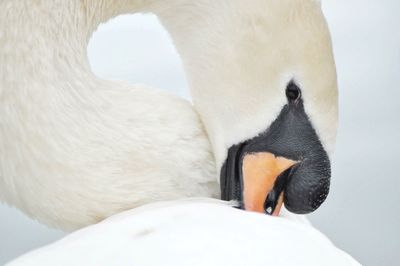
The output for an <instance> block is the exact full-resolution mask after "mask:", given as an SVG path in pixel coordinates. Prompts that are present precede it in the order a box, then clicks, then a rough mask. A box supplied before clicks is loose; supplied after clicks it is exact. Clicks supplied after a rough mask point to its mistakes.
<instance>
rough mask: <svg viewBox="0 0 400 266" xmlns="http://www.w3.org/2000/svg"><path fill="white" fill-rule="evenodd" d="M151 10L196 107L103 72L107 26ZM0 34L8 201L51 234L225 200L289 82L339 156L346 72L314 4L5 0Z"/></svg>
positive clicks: (0, 159)
mask: <svg viewBox="0 0 400 266" xmlns="http://www.w3.org/2000/svg"><path fill="white" fill-rule="evenodd" d="M141 11H146V12H153V13H155V14H156V15H157V16H158V17H159V18H160V20H161V21H162V23H163V24H164V25H165V27H166V28H167V30H168V31H169V32H170V34H171V35H172V37H173V40H174V43H175V44H176V47H177V49H178V52H179V53H180V55H181V57H182V60H183V63H184V66H185V69H186V71H187V75H188V78H189V81H190V84H191V85H190V87H191V90H192V95H193V99H194V104H195V107H196V109H194V108H193V107H192V105H191V104H190V103H189V102H187V101H185V100H183V99H179V98H176V97H174V96H171V95H169V94H167V93H164V92H161V91H158V90H155V89H151V88H147V87H145V86H139V85H137V86H131V85H128V84H125V83H120V82H111V81H105V80H101V79H99V78H98V77H96V76H95V75H94V74H93V73H92V72H91V70H90V67H89V63H88V61H87V56H86V47H87V43H88V40H89V38H90V36H91V34H92V32H93V31H94V30H95V29H96V27H97V26H98V25H99V24H100V23H101V22H104V21H106V20H108V19H110V18H112V17H114V16H116V15H118V14H122V13H129V12H131V13H133V12H141ZM0 29H1V31H0V62H1V65H0V67H1V70H0V151H1V152H0V199H1V200H3V201H5V202H7V203H9V204H11V205H14V206H16V207H18V208H20V209H21V210H23V211H24V212H25V213H27V214H28V215H30V216H31V217H34V218H35V219H38V220H39V221H41V222H43V223H46V224H49V225H52V226H56V227H59V228H62V229H76V228H79V227H82V226H86V225H89V224H92V223H95V222H98V221H100V220H102V219H104V218H106V217H108V216H110V215H112V214H115V213H118V212H120V211H123V210H126V209H131V208H133V207H137V206H140V205H143V204H146V203H149V202H154V201H162V200H170V199H177V198H183V197H192V196H196V197H199V196H204V197H219V186H218V177H217V176H218V171H219V169H220V167H221V164H222V162H223V161H224V160H225V158H226V154H227V148H228V147H229V146H231V145H233V144H236V143H238V142H241V141H243V140H246V139H249V138H251V137H254V136H255V135H257V134H259V133H260V132H262V131H263V130H265V129H267V128H268V127H269V125H270V123H271V122H272V121H273V119H275V117H276V115H277V113H278V112H279V111H280V109H281V107H282V105H283V104H284V103H285V93H284V89H285V85H286V83H287V82H288V81H289V79H291V78H296V79H297V80H298V82H299V83H300V84H303V85H304V90H303V93H304V97H305V106H306V110H307V111H308V114H309V116H310V118H311V120H312V121H313V122H314V126H315V127H316V129H317V132H318V133H319V136H320V138H321V140H322V142H323V144H324V146H325V147H326V148H327V149H328V150H331V148H332V147H333V144H334V136H335V134H336V114H337V110H336V102H337V95H336V94H337V92H336V73H335V70H334V62H333V57H332V49H331V46H330V39H329V33H328V31H327V27H326V25H325V22H324V19H323V16H322V13H321V10H320V8H319V6H318V5H316V2H315V1H314V0H296V1H292V0H279V1H275V0H269V1H265V0H254V1H251V2H247V1H246V2H244V1H239V0H229V1H228V0H218V1H209V0H208V1H207V0H199V1H183V0H171V1H146V0H143V1H139V0H136V1H125V0H99V1H90V0H82V1H64V0H54V1H14V0H4V1H1V2H0ZM283 54H285V55H286V56H283ZM197 112H199V114H200V117H201V121H200V118H199V117H198V114H197ZM203 125H204V127H205V129H206V131H207V133H206V132H205V131H204V129H203ZM210 142H211V144H212V145H210ZM211 146H212V147H213V149H212V148H211ZM214 157H215V158H214Z"/></svg>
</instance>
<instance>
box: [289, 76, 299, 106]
mask: <svg viewBox="0 0 400 266" xmlns="http://www.w3.org/2000/svg"><path fill="white" fill-rule="evenodd" d="M286 97H287V99H288V101H289V102H294V101H296V100H298V99H300V98H301V90H300V88H299V87H298V86H297V85H296V83H294V82H293V81H291V82H290V83H289V84H288V85H287V87H286Z"/></svg>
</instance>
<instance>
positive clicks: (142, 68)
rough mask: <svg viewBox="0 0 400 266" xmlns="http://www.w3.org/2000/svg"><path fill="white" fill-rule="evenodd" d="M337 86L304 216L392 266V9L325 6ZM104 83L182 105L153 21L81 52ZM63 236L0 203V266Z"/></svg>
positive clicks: (143, 20) (398, 86)
mask: <svg viewBox="0 0 400 266" xmlns="http://www.w3.org/2000/svg"><path fill="white" fill-rule="evenodd" d="M323 7H324V11H325V14H326V16H327V20H328V23H329V25H330V28H331V32H332V38H333V43H334V50H335V56H336V61H337V68H338V75H339V85H340V129H339V135H338V143H337V150H336V153H335V157H334V160H333V161H334V165H333V180H332V190H331V193H330V196H329V198H328V200H327V202H326V203H325V204H324V205H323V207H321V208H320V209H319V210H318V211H317V212H316V213H314V214H312V215H311V216H310V218H311V220H312V222H313V223H314V225H315V226H316V227H317V228H319V229H320V230H321V231H322V232H324V233H325V234H326V235H327V236H328V237H329V238H330V239H331V240H332V241H333V242H334V243H335V244H336V245H338V246H339V247H341V248H342V249H344V250H346V251H347V252H349V253H350V254H352V255H353V256H354V257H355V258H356V259H357V260H359V261H360V262H361V263H362V264H364V265H399V264H400V263H399V261H400V250H399V248H400V240H399V238H400V229H399V225H400V212H399V210H400V208H399V205H398V204H399V203H400V193H399V188H398V187H399V185H400V174H399V172H398V165H397V163H398V162H397V161H398V159H399V158H398V157H397V155H398V150H399V148H400V141H399V135H398V134H399V131H400V119H399V115H400V105H399V104H398V101H399V99H400V30H399V27H400V15H399V14H400V1H398V0H379V1H378V0H375V1H368V0H325V1H323ZM88 51H89V58H90V61H91V64H92V68H93V70H94V71H95V72H96V73H97V74H98V75H99V76H102V77H106V78H112V79H124V80H128V81H129V82H132V83H137V82H139V83H146V84H150V85H154V86H157V87H160V88H165V89H167V90H170V91H172V92H174V93H177V94H179V95H182V96H185V97H187V85H186V81H185V79H184V74H183V71H182V68H181V64H180V61H179V57H178V55H177V54H176V52H175V50H174V48H173V46H172V44H171V42H170V40H169V38H168V36H167V34H166V32H165V31H164V30H163V29H162V28H161V26H160V25H159V24H158V22H157V20H156V19H155V17H153V16H150V15H146V16H141V15H135V16H123V17H119V18H117V19H115V20H113V21H111V22H109V23H107V24H106V25H103V26H102V27H100V29H99V31H98V32H97V33H96V34H95V35H94V37H93V39H92V41H91V43H90V45H89V48H88ZM61 236H63V233H62V232H59V231H56V230H51V229H48V228H46V227H45V226H43V225H40V224H38V223H36V222H34V221H32V220H30V219H29V218H27V217H26V216H25V215H23V214H22V213H20V212H19V211H17V210H15V209H12V208H9V207H7V206H5V205H1V204H0V264H3V263H5V262H6V261H8V260H10V259H12V258H14V257H16V256H18V255H20V254H22V253H24V252H26V251H28V250H31V249H33V248H36V247H39V246H42V245H44V244H46V243H49V242H52V241H54V240H56V239H58V238H60V237H61Z"/></svg>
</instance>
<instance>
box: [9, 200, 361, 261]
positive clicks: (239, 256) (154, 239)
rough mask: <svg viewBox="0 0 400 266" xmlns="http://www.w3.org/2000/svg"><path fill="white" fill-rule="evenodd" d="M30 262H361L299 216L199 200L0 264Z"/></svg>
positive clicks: (155, 209)
mask: <svg viewBox="0 0 400 266" xmlns="http://www.w3.org/2000/svg"><path fill="white" fill-rule="evenodd" d="M34 265H38V266H39V265H40V266H46V265H60V266H61V265H85V266H90V265H93V266H94V265H96V266H102V265H120V266H123V265H149V266H150V265H174V266H178V265H182V266H186V265H209V266H212V265H215V266H217V265H218V266H220V265H238V266H239V265H240V266H243V265H253V266H257V265H260V266H261V265H274V266H281V265H282V266H283V265H297V266H321V265H324V266H330V265H332V266H337V265H340V266H356V265H360V264H359V263H357V262H356V261H355V260H354V259H353V258H351V257H350V256H349V255H347V254H346V253H345V252H343V251H341V250H340V249H338V248H336V247H335V246H334V245H333V244H332V243H331V242H330V241H329V240H328V239H327V238H326V237H325V236H324V235H322V234H321V233H319V232H318V231H317V230H315V229H314V228H312V227H311V226H310V225H308V224H307V223H305V222H303V221H298V220H291V218H284V217H283V218H277V217H272V216H266V215H263V214H258V213H250V212H244V211H241V210H237V209H234V208H231V207H230V206H229V205H227V204H226V203H222V202H217V201H215V202H210V201H209V200H199V199H198V200H192V201H187V202H169V203H163V204H161V205H160V204H158V205H149V206H145V207H144V208H138V209H136V210H131V211H127V212H125V213H122V214H118V215H116V216H114V217H111V218H109V219H107V220H105V221H103V222H101V223H99V224H97V225H93V226H90V227H88V228H85V229H82V230H80V231H77V232H75V233H73V234H71V235H69V236H67V237H65V238H64V239H62V240H60V241H58V242H55V243H54V244H52V245H49V246H47V247H44V248H41V249H38V250H36V251H33V252H31V253H28V254H27V255H24V256H22V257H21V258H19V259H17V260H16V261H14V262H11V263H10V264H8V265H7V266H34Z"/></svg>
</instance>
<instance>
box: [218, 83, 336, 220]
mask: <svg viewBox="0 0 400 266" xmlns="http://www.w3.org/2000/svg"><path fill="white" fill-rule="evenodd" d="M296 88H297V89H298V87H297V85H295V84H294V83H293V84H292V85H290V84H289V85H288V89H287V97H288V99H290V101H289V103H288V104H287V105H285V106H284V107H283V109H282V111H281V113H280V114H279V116H278V118H277V119H276V120H275V121H274V122H273V123H272V124H271V126H270V127H269V128H268V129H267V130H265V131H264V132H263V133H261V134H260V135H258V136H257V137H254V138H253V139H250V140H247V141H245V142H242V143H239V144H237V145H234V146H232V147H231V148H230V149H229V150H228V157H227V159H226V161H225V163H224V164H223V166H222V169H221V176H220V179H221V180H220V181H221V192H222V199H223V200H238V201H239V202H242V197H243V196H242V191H243V176H242V161H243V157H244V156H245V155H246V154H249V153H256V152H270V153H273V154H274V155H275V156H282V157H285V158H287V159H291V160H294V161H299V163H298V164H297V165H295V166H294V167H292V168H290V171H287V172H284V173H282V174H281V176H280V177H279V178H278V179H277V181H276V182H275V185H274V189H273V190H272V191H271V193H269V195H268V198H267V195H265V197H266V201H265V205H264V206H265V208H266V209H268V208H269V207H272V211H273V209H274V208H275V206H276V202H277V200H278V197H279V195H280V192H281V191H282V190H284V203H285V206H286V208H287V209H288V210H289V211H292V212H294V213H299V214H305V213H309V212H312V211H314V210H315V209H317V208H318V207H319V206H320V205H321V204H322V202H323V201H324V200H325V199H326V197H327V195H328V192H329V185H330V176H331V168H330V161H329V158H328V155H327V153H326V151H325V150H324V148H323V146H322V144H321V142H320V140H319V138H318V135H317V133H316V132H315V130H314V128H313V126H312V124H311V122H310V120H309V119H308V116H307V115H306V113H305V110H304V105H303V100H302V99H301V98H299V97H301V92H300V89H298V90H299V91H298V93H299V95H297V89H296ZM295 98H296V99H295ZM292 99H295V100H292ZM241 207H242V208H243V207H244V206H241ZM270 210H271V209H270Z"/></svg>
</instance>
